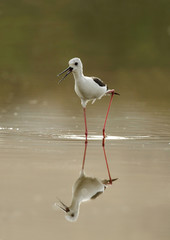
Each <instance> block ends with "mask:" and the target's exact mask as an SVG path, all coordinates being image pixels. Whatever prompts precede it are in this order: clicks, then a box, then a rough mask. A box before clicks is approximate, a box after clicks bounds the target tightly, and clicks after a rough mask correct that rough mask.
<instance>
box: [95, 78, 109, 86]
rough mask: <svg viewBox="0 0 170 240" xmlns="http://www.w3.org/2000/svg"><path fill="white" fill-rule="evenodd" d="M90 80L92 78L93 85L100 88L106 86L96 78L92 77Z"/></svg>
mask: <svg viewBox="0 0 170 240" xmlns="http://www.w3.org/2000/svg"><path fill="white" fill-rule="evenodd" d="M92 78H93V81H95V83H97V84H98V85H99V86H100V87H105V86H106V84H105V83H104V82H103V81H102V80H101V79H100V78H97V77H92Z"/></svg>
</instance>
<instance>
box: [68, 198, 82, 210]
mask: <svg viewBox="0 0 170 240" xmlns="http://www.w3.org/2000/svg"><path fill="white" fill-rule="evenodd" d="M79 208H80V201H79V199H76V198H73V199H72V202H71V206H70V209H72V210H73V211H74V212H79Z"/></svg>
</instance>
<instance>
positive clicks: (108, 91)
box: [106, 89, 120, 96]
mask: <svg viewBox="0 0 170 240" xmlns="http://www.w3.org/2000/svg"><path fill="white" fill-rule="evenodd" d="M106 94H115V95H119V96H120V93H117V92H115V90H114V89H108V90H107V92H106Z"/></svg>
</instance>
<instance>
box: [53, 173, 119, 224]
mask: <svg viewBox="0 0 170 240" xmlns="http://www.w3.org/2000/svg"><path fill="white" fill-rule="evenodd" d="M117 179H118V178H115V179H112V182H113V181H116V180H117ZM109 184H110V180H99V179H98V178H92V177H87V176H86V175H85V174H84V171H83V170H82V171H81V174H80V177H79V178H78V179H77V181H76V182H75V184H74V186H73V190H72V202H71V205H70V207H68V206H66V205H65V204H64V203H63V202H61V201H59V203H55V204H54V207H55V208H60V209H61V210H63V211H64V212H65V213H66V216H65V217H66V219H67V220H68V221H71V222H74V221H76V220H77V218H78V215H79V208H80V204H81V202H85V201H88V200H91V199H95V198H96V197H98V196H99V195H100V194H101V193H103V192H104V190H105V189H106V187H107V185H109Z"/></svg>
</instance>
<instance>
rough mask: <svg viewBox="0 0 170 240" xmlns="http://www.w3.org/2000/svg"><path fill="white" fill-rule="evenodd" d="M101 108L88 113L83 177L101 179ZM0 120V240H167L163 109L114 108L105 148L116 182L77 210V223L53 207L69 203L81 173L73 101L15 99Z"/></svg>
mask: <svg viewBox="0 0 170 240" xmlns="http://www.w3.org/2000/svg"><path fill="white" fill-rule="evenodd" d="M107 103H108V99H107V98H106V99H103V100H102V101H100V103H99V102H97V103H95V105H90V104H89V105H88V108H87V120H88V129H89V137H88V147H87V155H86V164H85V172H86V173H87V174H88V175H89V176H95V177H98V178H101V179H104V178H108V174H107V169H106V165H105V160H104V154H103V149H102V136H101V132H102V131H101V129H102V126H103V121H104V116H105V110H106V105H107ZM120 106H121V108H120ZM122 106H123V107H122ZM0 120H1V121H0V149H1V151H0V179H1V181H0V189H1V199H0V206H1V215H0V225H1V227H2V228H1V229H2V230H1V232H0V239H13V240H15V239H16V240H19V239H25V240H26V239H56V237H57V238H61V239H67V238H74V239H86V238H88V239H103V238H108V239H109V238H110V236H111V237H112V238H116V239H118V240H119V239H125V238H126V239H129V240H131V239H139V240H140V239H148V240H152V239H154V240H156V239H169V235H170V230H169V221H170V211H169V209H170V161H169V159H170V111H169V106H167V105H166V104H162V105H161V104H160V105H157V104H155V105H149V104H148V103H146V102H136V103H135V104H134V103H133V102H130V103H126V104H125V103H124V104H122V102H121V100H120V102H119V101H115V102H114V103H113V105H112V109H111V112H110V115H109V119H108V123H107V127H106V133H107V138H106V145H105V149H106V154H107V158H108V163H109V167H110V172H111V175H112V177H113V178H116V177H118V178H119V179H118V181H116V182H114V183H113V185H112V186H109V187H108V188H107V189H106V191H105V193H104V194H103V195H101V196H100V197H98V198H97V199H96V200H93V201H89V202H87V203H83V204H82V205H81V208H80V215H79V218H78V221H77V222H76V223H70V222H67V220H66V219H65V218H64V213H63V212H61V211H54V210H53V208H52V205H53V203H54V202H55V201H56V199H57V198H59V199H61V200H62V201H63V202H64V203H66V204H67V205H69V204H70V202H71V189H72V185H73V184H74V182H75V180H76V179H77V178H78V176H79V173H80V170H81V164H82V160H83V153H84V137H83V134H84V122H83V115H82V109H81V107H80V104H77V105H74V106H72V105H69V104H68V105H64V106H62V107H61V105H58V106H57V103H56V104H55V105H53V104H51V103H48V102H37V101H28V102H25V103H22V104H21V103H20V102H19V103H15V104H11V105H10V107H9V106H8V107H7V106H3V107H1V114H0ZM87 229H88V231H87ZM103 229H104V231H103Z"/></svg>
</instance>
